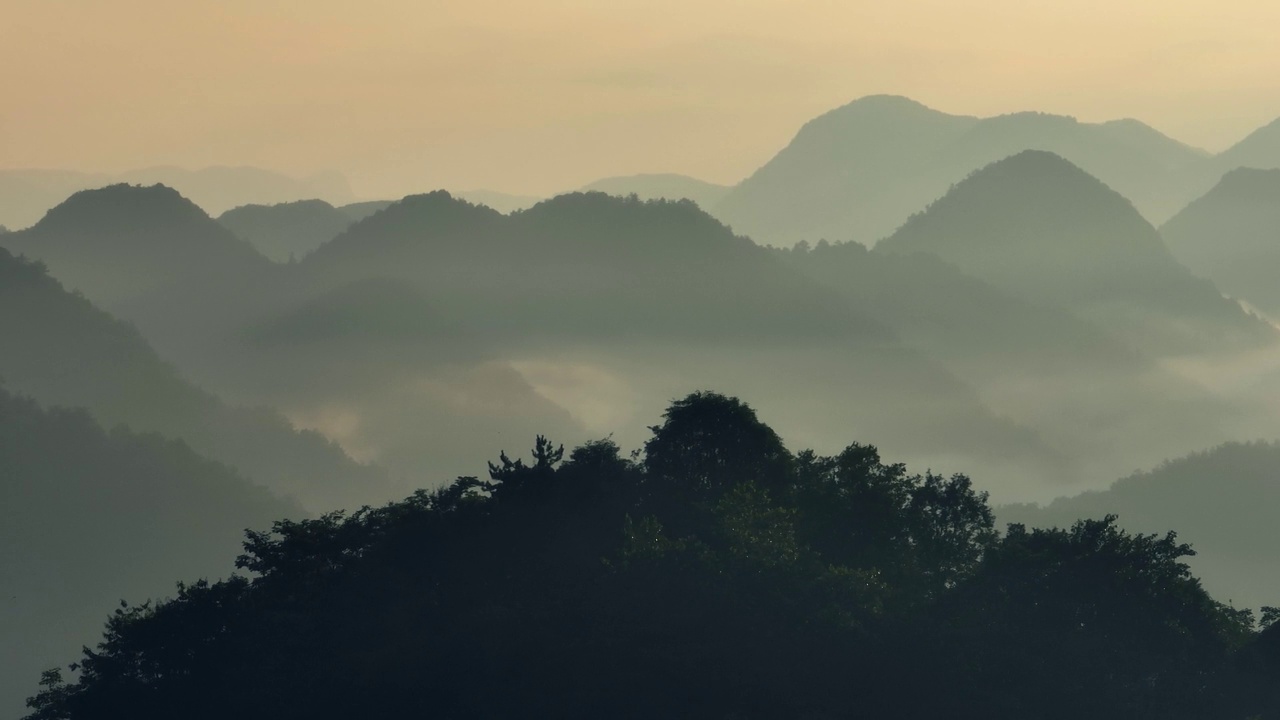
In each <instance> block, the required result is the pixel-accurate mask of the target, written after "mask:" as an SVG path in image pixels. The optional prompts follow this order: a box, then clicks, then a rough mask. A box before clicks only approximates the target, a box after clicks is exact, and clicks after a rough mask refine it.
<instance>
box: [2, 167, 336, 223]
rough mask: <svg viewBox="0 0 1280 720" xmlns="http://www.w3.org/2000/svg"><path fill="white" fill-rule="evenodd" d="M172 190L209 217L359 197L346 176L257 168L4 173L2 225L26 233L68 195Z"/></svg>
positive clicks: (23, 171)
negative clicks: (114, 188)
mask: <svg viewBox="0 0 1280 720" xmlns="http://www.w3.org/2000/svg"><path fill="white" fill-rule="evenodd" d="M120 183H125V184H130V185H156V184H161V185H167V186H169V187H173V188H176V189H177V190H178V191H179V192H181V193H182V194H183V195H185V196H186V197H189V198H191V199H192V200H193V201H195V203H196V204H197V205H199V206H200V207H201V208H203V209H204V210H205V211H206V212H208V213H210V214H214V215H216V214H219V213H222V212H225V211H227V210H230V209H231V208H234V207H239V206H241V205H249V204H254V203H257V204H266V205H271V204H276V203H283V202H292V201H295V200H306V199H308V198H322V199H324V200H327V201H329V202H333V203H348V202H351V201H352V200H354V199H355V198H354V197H353V196H352V194H351V188H350V187H349V186H348V185H347V181H346V179H345V178H343V177H342V176H341V175H338V174H336V173H327V174H322V175H316V176H313V177H310V178H305V179H296V178H292V177H288V176H286V175H282V174H280V173H277V172H272V171H270V170H263V169H261V168H255V167H207V168H201V169H198V170H186V169H182V168H177V167H153V168H144V169H139V170H131V171H128V172H124V173H120V174H116V175H110V174H105V173H81V172H73V171H64V170H0V223H2V224H5V225H8V226H9V227H11V228H15V229H18V228H25V227H28V226H30V225H32V224H34V223H35V222H36V221H37V220H39V219H40V217H41V215H42V214H43V213H44V212H45V211H46V210H48V209H49V208H52V207H54V206H56V205H58V204H59V203H61V202H63V201H64V200H66V199H67V198H68V197H69V196H71V195H73V194H75V193H77V192H80V191H81V190H90V189H94V188H100V187H104V186H107V185H113V184H120Z"/></svg>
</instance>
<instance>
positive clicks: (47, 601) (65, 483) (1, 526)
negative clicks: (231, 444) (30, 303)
mask: <svg viewBox="0 0 1280 720" xmlns="http://www.w3.org/2000/svg"><path fill="white" fill-rule="evenodd" d="M0 287H3V286H2V285H0ZM4 305H5V303H0V307H3V306H4ZM5 336H6V338H10V337H12V336H11V335H9V334H8V333H7V332H6V333H5ZM5 345H6V347H7V346H8V345H9V343H5ZM0 477H3V478H4V481H3V482H0V587H3V588H4V592H3V596H2V597H0V608H3V611H0V636H2V637H4V647H5V652H3V653H0V713H3V714H4V715H5V716H6V717H16V716H17V715H18V713H19V712H20V708H21V707H22V701H23V700H24V699H25V698H26V697H28V696H30V695H31V694H32V692H33V691H34V690H35V686H34V684H33V682H32V681H33V680H34V679H35V678H37V677H39V674H40V672H41V671H43V670H46V669H48V668H51V667H57V666H59V665H61V664H62V662H63V661H64V660H65V658H66V657H67V656H68V653H70V652H75V651H76V649H77V648H79V647H81V646H82V645H83V643H84V640H85V638H86V637H89V636H90V635H91V634H92V633H93V632H94V631H95V630H96V629H98V628H100V627H101V626H102V622H103V620H104V619H106V618H107V617H108V616H109V615H110V613H111V612H112V610H114V609H117V608H118V607H119V602H120V599H121V598H125V597H129V598H135V599H145V598H149V597H160V596H168V595H172V594H173V592H174V588H173V581H174V579H176V578H180V577H184V578H201V577H207V578H211V579H217V578H219V577H225V576H227V575H228V574H230V573H231V571H232V570H233V564H232V559H233V556H234V555H235V554H236V552H237V550H238V548H239V547H240V540H241V538H242V535H243V532H244V530H245V528H265V527H268V526H269V524H270V523H271V521H272V520H274V519H278V518H280V517H295V518H296V517H299V515H300V514H301V511H300V510H299V509H298V507H297V506H295V505H293V504H292V503H289V502H285V501H282V500H280V499H278V498H276V497H274V496H272V495H271V494H270V493H268V492H267V491H266V490H264V489H262V488H260V487H258V486H255V485H253V484H251V483H250V482H248V481H247V480H245V479H243V478H242V477H241V476H239V475H237V474H236V473H235V472H234V471H233V470H231V469H230V468H228V467H227V466H225V465H221V464H218V463H215V462H211V461H209V460H206V459H204V458H202V457H200V456H199V455H197V454H196V453H194V452H192V451H191V450H190V449H189V448H188V447H187V446H186V445H184V444H182V443H179V442H176V441H172V440H165V439H163V438H161V437H159V436H157V435H135V434H133V433H131V432H129V431H128V430H126V429H123V428H117V429H116V430H113V431H112V432H110V433H106V432H103V430H102V429H101V428H100V427H99V426H98V425H96V424H95V423H94V422H93V420H92V419H90V417H89V416H88V415H87V414H86V413H83V412H79V411H72V410H42V409H40V408H39V407H38V406H37V405H36V404H35V403H34V402H32V401H30V400H27V399H25V398H20V397H15V396H13V395H11V394H9V393H8V392H5V391H3V390H0Z"/></svg>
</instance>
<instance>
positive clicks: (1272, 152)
mask: <svg viewBox="0 0 1280 720" xmlns="http://www.w3.org/2000/svg"><path fill="white" fill-rule="evenodd" d="M1213 164H1214V166H1215V167H1216V168H1217V170H1218V171H1219V172H1225V171H1228V170H1233V169H1235V168H1241V167H1247V168H1261V169H1276V168H1280V118H1277V119H1275V120H1272V121H1271V122H1270V123H1267V124H1266V125H1263V126H1262V127H1260V128H1258V129H1257V130H1254V131H1253V132H1251V133H1249V135H1248V136H1246V137H1245V138H1244V139H1243V140H1241V141H1240V142H1238V143H1236V144H1235V145H1232V146H1231V147H1229V148H1227V149H1226V150H1224V151H1222V153H1220V154H1219V155H1218V156H1217V157H1215V158H1214V163H1213Z"/></svg>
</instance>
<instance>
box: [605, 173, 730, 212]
mask: <svg viewBox="0 0 1280 720" xmlns="http://www.w3.org/2000/svg"><path fill="white" fill-rule="evenodd" d="M729 190H730V188H729V186H727V185H716V184H715V183H709V182H706V181H705V180H699V179H697V178H691V177H689V176H687V175H676V174H672V173H659V174H644V175H622V176H618V177H609V178H604V179H601V180H597V181H595V182H593V183H591V184H589V185H586V186H584V187H583V188H582V189H581V192H602V193H605V194H606V195H621V196H627V195H635V196H637V197H639V198H640V199H641V200H684V199H688V200H692V201H694V202H695V203H697V204H698V207H700V208H702V209H704V210H710V209H711V208H713V207H715V205H716V203H718V202H720V201H721V200H722V199H724V196H725V195H727V194H728V193H729Z"/></svg>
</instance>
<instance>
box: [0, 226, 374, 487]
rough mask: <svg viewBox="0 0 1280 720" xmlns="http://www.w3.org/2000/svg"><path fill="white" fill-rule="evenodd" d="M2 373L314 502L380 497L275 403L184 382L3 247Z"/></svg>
mask: <svg viewBox="0 0 1280 720" xmlns="http://www.w3.org/2000/svg"><path fill="white" fill-rule="evenodd" d="M0 335H2V336H3V337H5V338H6V342H4V343H3V344H0V378H3V382H4V383H5V385H6V386H7V387H8V388H9V389H10V390H12V391H15V392H21V393H23V394H26V395H30V396H32V397H34V398H36V399H37V400H39V401H40V402H42V403H46V404H49V405H65V406H75V407H85V408H87V409H88V410H89V411H90V412H92V413H93V415H94V417H95V418H96V419H97V420H98V422H100V423H102V424H103V425H105V426H107V427H112V426H115V425H116V424H119V423H124V424H126V425H128V426H130V427H132V428H134V429H135V430H139V431H142V432H157V433H161V434H163V435H165V436H167V437H173V438H181V439H183V440H185V441H186V442H188V443H189V444H190V445H191V446H192V447H194V448H195V449H196V450H197V451H199V452H201V453H203V454H205V455H207V456H209V457H211V458H214V459H217V460H219V461H222V462H224V463H226V464H228V465H232V466H235V467H237V468H239V469H240V470H241V471H242V472H244V473H245V474H247V475H248V476H250V477H252V478H253V479H255V480H257V481H258V482H261V483H262V484H264V485H266V486H268V487H270V488H272V489H274V490H275V491H277V492H279V493H282V494H289V495H294V496H295V497H297V498H298V499H300V500H302V501H304V502H305V503H307V505H308V506H310V507H312V508H316V509H327V508H332V507H343V506H347V507H350V506H359V505H360V504H363V503H366V502H377V501H380V500H383V499H386V497H387V494H388V486H387V484H386V483H387V481H386V479H385V477H384V476H383V475H382V473H381V472H380V471H379V470H377V469H376V468H373V467H366V466H361V465H358V464H356V463H355V462H353V461H352V460H351V459H350V458H348V457H347V456H346V455H345V454H344V453H343V452H342V450H341V449H340V448H338V447H337V446H335V445H333V444H332V443H330V442H329V441H327V440H326V439H324V438H323V437H321V436H320V435H318V434H316V433H313V432H298V431H296V430H294V428H293V427H292V426H291V425H290V424H289V422H288V421H286V420H285V419H284V418H283V417H281V416H280V415H279V414H278V413H276V412H275V411H272V410H269V409H266V408H261V407H257V408H236V407H231V406H228V405H226V404H225V403H223V402H222V401H221V400H219V399H218V398H217V397H215V396H214V395H212V394H210V393H208V392H205V391H203V390H201V389H199V388H197V387H195V386H193V385H191V384H189V383H188V382H186V381H185V380H184V379H183V378H182V377H181V376H180V375H179V374H178V373H177V372H176V371H175V370H174V368H173V367H172V366H170V365H168V364H166V363H165V362H163V361H162V360H161V359H160V357H159V356H158V355H157V354H156V353H155V351H153V350H152V349H151V347H150V346H149V345H148V344H147V342H146V341H145V340H144V339H143V338H142V337H141V336H140V335H139V334H138V332H137V331H136V330H135V329H134V328H133V327H131V326H130V325H128V324H126V323H123V322H121V321H119V320H116V319H115V318H113V317H111V316H110V315H108V314H107V313H105V312H103V311H101V310H99V309H97V308H95V307H94V306H93V305H92V304H91V303H90V302H89V301H88V300H86V299H85V298H84V297H83V296H80V295H76V294H73V293H69V292H67V291H65V290H64V289H63V288H62V287H61V286H60V285H59V284H58V283H57V281H55V280H53V279H52V278H50V277H49V276H48V274H46V272H45V271H44V269H43V268H41V267H40V266H38V265H36V264H33V263H31V262H27V261H24V260H21V259H18V258H14V257H13V256H12V255H10V254H9V253H8V252H6V251H4V250H3V249H0Z"/></svg>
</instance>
